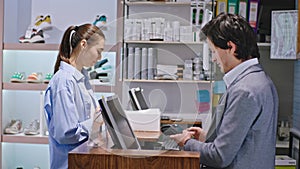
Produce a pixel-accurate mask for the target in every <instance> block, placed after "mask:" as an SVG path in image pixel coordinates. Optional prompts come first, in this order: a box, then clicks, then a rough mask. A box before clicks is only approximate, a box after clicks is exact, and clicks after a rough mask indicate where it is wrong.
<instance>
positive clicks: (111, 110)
mask: <svg viewBox="0 0 300 169" xmlns="http://www.w3.org/2000/svg"><path fill="white" fill-rule="evenodd" d="M98 102H99V104H100V107H101V109H102V116H103V119H104V122H105V124H106V126H107V129H108V132H109V134H110V136H111V138H112V141H113V143H114V147H113V148H117V149H141V146H140V144H139V142H138V140H137V138H136V136H135V134H134V132H133V130H132V128H131V126H130V123H129V121H128V119H127V117H126V114H125V111H124V109H123V108H122V105H121V102H120V100H119V98H118V96H117V95H113V96H109V97H107V98H106V100H105V98H102V99H99V100H98Z"/></svg>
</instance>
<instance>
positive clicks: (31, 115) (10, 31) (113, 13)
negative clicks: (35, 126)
mask: <svg viewBox="0 0 300 169" xmlns="http://www.w3.org/2000/svg"><path fill="white" fill-rule="evenodd" d="M87 2H88V3H84V4H82V3H81V5H78V4H77V3H75V4H74V3H72V8H73V9H74V11H77V9H78V10H86V11H88V12H84V14H79V13H75V14H73V13H69V15H66V13H65V10H63V11H62V9H60V8H57V6H60V5H62V6H69V5H70V4H69V3H68V2H61V1H58V0H49V1H43V2H39V1H33V0H24V1H23V0H22V1H20V0H0V9H1V10H0V16H2V17H0V25H1V26H0V39H1V40H2V42H3V43H1V44H0V50H1V51H0V63H1V69H0V87H1V91H0V109H1V113H0V121H1V125H0V134H1V144H0V166H1V167H0V168H17V167H18V166H22V167H23V168H33V167H34V166H40V167H41V168H49V157H48V154H49V152H48V151H49V150H48V136H47V133H46V124H45V120H44V109H43V97H44V91H45V89H46V88H47V85H48V84H47V83H44V81H43V80H44V78H46V75H47V74H48V73H52V72H53V69H54V64H55V60H56V57H57V54H58V49H59V43H60V41H61V38H62V34H63V31H64V30H65V29H66V28H67V27H68V26H70V25H77V24H78V25H79V24H81V23H84V22H86V23H88V22H89V23H91V24H92V23H93V20H94V19H95V16H97V15H99V14H101V13H105V14H107V16H108V17H107V19H108V22H109V21H111V22H112V21H113V20H114V18H115V17H117V16H121V15H120V14H119V13H120V12H119V10H117V8H120V9H122V7H119V5H120V4H121V3H120V2H121V0H118V1H117V2H116V1H110V2H108V3H105V4H104V5H101V7H99V6H97V5H95V6H94V7H92V8H90V7H91V4H98V3H100V2H99V1H97V0H88V1H87ZM62 3H63V4H62ZM64 3H65V4H64ZM92 6H93V5H92ZM115 8H116V9H115ZM107 9H109V10H107ZM70 12H71V11H70ZM121 12H122V11H121ZM40 14H42V15H43V17H42V16H39V15H40ZM36 16H38V17H37V18H35V17H36ZM50 16H51V20H52V23H51V24H52V25H51V28H50V29H47V30H43V32H39V31H37V32H36V35H38V36H37V37H38V38H37V39H26V37H25V35H26V33H28V32H27V30H29V27H30V26H32V25H38V24H37V23H40V22H47V23H48V26H50V25H49V23H50V21H49V20H50ZM34 18H35V19H34ZM74 19H75V20H74ZM33 20H35V21H37V22H33ZM106 21H107V20H106ZM33 23H34V24H33ZM41 24H42V23H41ZM114 24H116V22H114ZM116 27H117V26H114V25H113V24H112V25H108V27H107V30H106V31H105V32H104V34H105V35H106V39H107V40H106V44H105V49H104V52H103V57H109V59H112V61H111V62H113V63H114V64H112V66H111V67H112V70H111V72H112V73H113V77H112V78H113V79H114V80H113V81H112V82H111V83H107V82H105V83H99V82H98V81H99V80H98V81H97V80H93V81H91V82H92V87H93V89H94V91H95V92H97V93H102V92H103V93H104V94H106V93H122V92H121V90H122V88H121V87H120V85H121V83H120V82H119V80H118V79H119V72H120V70H119V66H118V63H119V62H120V59H119V57H118V56H119V55H120V48H121V44H120V43H117V42H116V41H117V40H116V39H117V35H118V34H119V33H116V31H121V30H119V29H118V30H115V29H116ZM34 28H35V29H39V28H38V27H34ZM41 33H43V35H41ZM34 35H35V34H34V31H32V32H31V36H32V37H33V36H34ZM41 38H42V39H41ZM35 40H36V41H35ZM25 42H26V43H25ZM16 72H21V73H24V77H25V81H19V82H17V83H15V82H11V78H12V75H13V74H14V73H16ZM33 72H36V73H41V75H42V80H41V79H38V80H41V81H40V83H39V82H38V81H35V80H34V81H29V80H28V79H26V78H27V77H29V75H33ZM105 80H107V79H105ZM100 95H101V96H102V95H103V94H100ZM120 95H121V94H120ZM34 119H37V120H39V121H40V133H39V134H37V135H28V134H25V133H24V131H23V132H20V133H17V134H6V133H5V128H6V127H7V125H8V124H9V123H10V122H11V120H21V121H22V125H23V129H24V128H25V127H26V126H27V125H29V124H30V122H31V121H32V120H34ZM8 131H9V130H8ZM34 133H35V132H34ZM31 134H32V133H31ZM30 149H32V150H30ZM32 153H35V154H32ZM29 154H31V155H32V156H33V157H34V158H30V159H28V158H25V156H27V155H29ZM41 158H43V159H41ZM24 159H26V160H24ZM18 164H22V165H18Z"/></svg>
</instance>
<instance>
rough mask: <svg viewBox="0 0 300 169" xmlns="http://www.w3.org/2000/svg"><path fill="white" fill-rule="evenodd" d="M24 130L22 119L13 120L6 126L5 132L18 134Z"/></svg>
mask: <svg viewBox="0 0 300 169" xmlns="http://www.w3.org/2000/svg"><path fill="white" fill-rule="evenodd" d="M22 131H23V128H22V121H21V120H11V121H10V123H9V124H8V126H7V127H6V128H5V130H4V133H5V134H18V133H21V132H22Z"/></svg>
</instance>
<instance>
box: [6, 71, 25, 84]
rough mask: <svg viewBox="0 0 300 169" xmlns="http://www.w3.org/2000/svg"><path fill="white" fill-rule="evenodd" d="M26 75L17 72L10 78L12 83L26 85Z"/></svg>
mask: <svg viewBox="0 0 300 169" xmlns="http://www.w3.org/2000/svg"><path fill="white" fill-rule="evenodd" d="M24 76H25V75H24V73H21V72H15V73H14V74H13V75H12V76H11V78H10V82H12V83H24V82H26V81H25V79H24Z"/></svg>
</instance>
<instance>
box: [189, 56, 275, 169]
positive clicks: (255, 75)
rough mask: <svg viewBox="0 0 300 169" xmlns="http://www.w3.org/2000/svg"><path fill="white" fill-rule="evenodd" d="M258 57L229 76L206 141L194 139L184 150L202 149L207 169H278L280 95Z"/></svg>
mask: <svg viewBox="0 0 300 169" xmlns="http://www.w3.org/2000/svg"><path fill="white" fill-rule="evenodd" d="M255 60H256V59H252V60H249V62H247V61H246V62H247V63H245V64H242V65H241V66H239V67H235V68H234V69H232V70H231V71H230V72H228V73H227V74H226V75H225V78H224V81H225V83H226V86H227V90H226V92H225V93H224V95H223V97H222V98H221V100H220V103H219V105H218V106H217V107H216V116H215V117H216V118H217V120H216V122H217V123H216V126H215V128H214V130H213V132H210V133H209V134H210V135H207V141H206V142H205V143H203V142H199V141H197V140H194V139H191V140H189V141H187V143H186V144H185V146H184V150H188V151H198V152H200V163H201V164H204V165H205V166H207V168H225V169H258V168H262V169H274V168H275V146H276V128H277V114H278V95H277V92H276V88H275V86H274V84H273V82H272V81H271V79H270V78H269V77H268V76H267V75H266V74H265V72H264V71H263V69H262V67H261V65H259V64H258V62H257V61H255Z"/></svg>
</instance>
